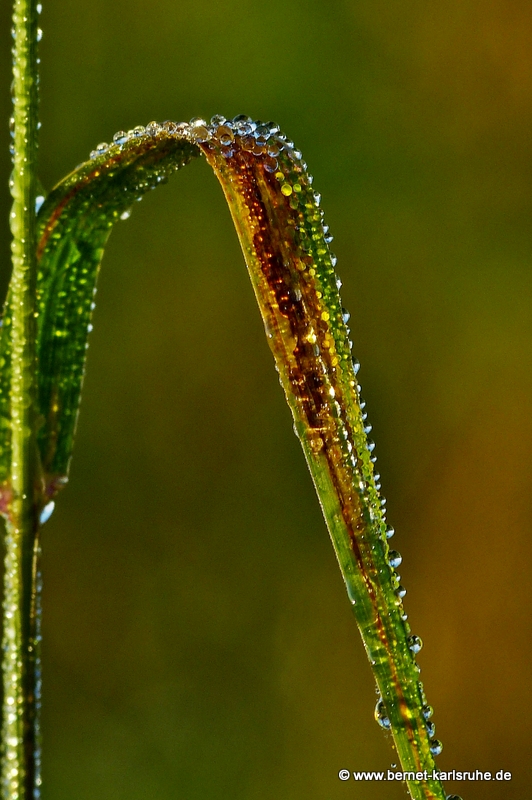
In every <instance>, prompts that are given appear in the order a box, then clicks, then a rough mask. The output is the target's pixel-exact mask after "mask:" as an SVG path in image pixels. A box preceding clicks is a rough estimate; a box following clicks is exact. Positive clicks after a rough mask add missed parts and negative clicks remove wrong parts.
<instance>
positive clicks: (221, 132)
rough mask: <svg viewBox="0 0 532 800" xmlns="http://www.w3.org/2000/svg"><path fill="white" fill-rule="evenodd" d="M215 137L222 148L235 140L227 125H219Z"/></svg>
mask: <svg viewBox="0 0 532 800" xmlns="http://www.w3.org/2000/svg"><path fill="white" fill-rule="evenodd" d="M216 135H217V137H218V139H219V140H220V144H222V145H224V147H226V146H227V145H229V144H231V143H232V142H233V141H234V139H235V135H234V133H233V131H232V130H231V128H230V127H229V125H220V127H219V128H218V129H217V130H216Z"/></svg>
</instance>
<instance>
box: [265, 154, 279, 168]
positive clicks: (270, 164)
mask: <svg viewBox="0 0 532 800" xmlns="http://www.w3.org/2000/svg"><path fill="white" fill-rule="evenodd" d="M263 163H264V169H265V170H266V172H275V170H276V169H277V167H278V164H277V159H276V158H273V157H272V156H266V157H265V159H264V162H263Z"/></svg>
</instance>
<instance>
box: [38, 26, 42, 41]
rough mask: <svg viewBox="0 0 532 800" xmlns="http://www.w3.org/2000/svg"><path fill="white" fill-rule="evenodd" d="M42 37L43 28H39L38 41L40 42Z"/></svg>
mask: <svg viewBox="0 0 532 800" xmlns="http://www.w3.org/2000/svg"><path fill="white" fill-rule="evenodd" d="M41 39H42V29H41V28H37V41H38V42H40V41H41Z"/></svg>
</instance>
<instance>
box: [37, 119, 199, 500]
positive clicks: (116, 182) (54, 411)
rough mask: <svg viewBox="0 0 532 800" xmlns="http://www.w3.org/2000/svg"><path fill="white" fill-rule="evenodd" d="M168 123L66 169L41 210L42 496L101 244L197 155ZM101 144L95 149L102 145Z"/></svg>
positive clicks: (51, 490)
mask: <svg viewBox="0 0 532 800" xmlns="http://www.w3.org/2000/svg"><path fill="white" fill-rule="evenodd" d="M174 129H175V131H177V126H176V125H174V124H172V123H170V124H168V125H167V126H166V127H159V126H157V128H155V126H152V129H151V132H147V131H146V130H145V129H144V128H138V129H136V130H135V131H134V132H132V133H131V135H129V136H128V135H127V134H123V135H120V134H118V135H117V137H115V138H116V139H117V142H116V143H115V144H113V145H112V146H110V147H109V148H106V149H105V152H98V151H97V152H96V153H95V154H94V158H93V159H92V160H91V161H89V162H87V163H85V164H83V165H82V166H81V167H80V168H79V169H77V170H76V171H75V172H74V173H72V175H70V176H69V177H67V178H66V179H65V180H64V181H63V182H62V183H61V184H59V186H58V187H57V188H56V189H55V190H54V191H52V193H51V194H50V195H49V197H48V198H47V200H46V201H45V203H44V204H43V207H42V208H41V210H40V214H39V218H38V221H39V245H38V249H37V258H38V264H39V271H38V276H37V293H38V294H37V298H38V309H39V318H38V339H37V348H38V350H37V352H38V362H39V409H40V413H41V415H42V425H41V428H40V430H39V434H38V443H39V449H40V453H41V458H42V463H43V470H44V474H45V483H46V492H47V497H48V498H51V497H53V495H54V494H55V493H56V491H57V489H58V488H60V486H61V485H62V483H64V481H65V479H66V477H67V474H68V465H69V460H70V455H71V452H72V446H73V441H74V432H75V426H76V419H77V413H78V407H79V399H80V393H81V385H82V380H83V372H84V365H85V351H86V346H87V337H88V332H89V330H90V328H91V322H90V320H91V314H92V309H93V307H94V293H95V288H96V279H97V275H98V270H99V266H100V262H101V258H102V255H103V247H104V245H105V242H106V241H107V237H108V236H109V233H110V231H111V228H112V225H113V223H114V222H116V221H117V220H118V219H120V217H124V216H126V215H128V214H129V210H130V208H131V206H132V204H133V203H134V202H135V201H136V200H140V198H141V197H142V195H143V194H145V193H146V192H147V191H149V190H150V189H153V188H154V187H155V186H157V185H159V184H160V183H162V182H164V181H166V180H167V178H168V176H169V175H170V174H171V173H172V172H175V171H176V170H178V169H180V168H181V167H182V166H184V165H185V164H186V163H187V162H188V161H189V160H190V159H191V158H193V157H194V156H197V155H199V150H198V148H197V147H196V146H195V145H194V144H192V143H191V142H190V141H189V140H188V139H186V138H185V137H184V136H183V135H182V133H180V132H175V131H174ZM103 149H104V148H103V147H100V151H103Z"/></svg>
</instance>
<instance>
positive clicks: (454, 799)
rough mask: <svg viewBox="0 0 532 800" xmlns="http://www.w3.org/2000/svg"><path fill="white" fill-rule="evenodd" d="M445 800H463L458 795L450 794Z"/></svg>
mask: <svg viewBox="0 0 532 800" xmlns="http://www.w3.org/2000/svg"><path fill="white" fill-rule="evenodd" d="M445 800H462V798H461V797H459V796H458V795H457V794H448V795H447V797H446V798H445Z"/></svg>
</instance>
